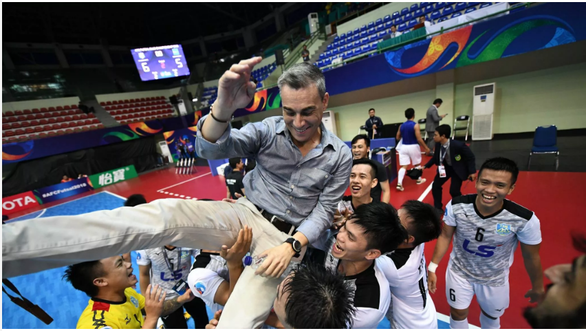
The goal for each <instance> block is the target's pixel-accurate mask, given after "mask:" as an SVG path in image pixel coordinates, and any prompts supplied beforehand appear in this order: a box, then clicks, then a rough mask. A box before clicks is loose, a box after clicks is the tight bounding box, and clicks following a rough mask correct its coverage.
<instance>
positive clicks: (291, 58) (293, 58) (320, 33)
mask: <svg viewBox="0 0 586 331" xmlns="http://www.w3.org/2000/svg"><path fill="white" fill-rule="evenodd" d="M324 37H325V26H323V25H320V26H319V29H318V30H317V31H315V32H314V33H312V34H311V38H309V40H308V41H306V42H305V43H302V44H303V45H302V46H301V47H297V48H296V50H294V51H290V52H288V53H287V57H285V70H286V69H289V67H291V66H292V65H293V64H295V62H297V60H299V58H300V57H301V52H303V46H307V48H309V47H311V46H312V45H313V44H314V43H315V42H316V41H317V40H318V39H320V38H324ZM283 55H285V54H283Z"/></svg>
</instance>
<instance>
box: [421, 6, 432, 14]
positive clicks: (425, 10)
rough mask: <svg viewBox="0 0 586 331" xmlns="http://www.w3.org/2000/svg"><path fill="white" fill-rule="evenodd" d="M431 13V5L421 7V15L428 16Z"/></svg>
mask: <svg viewBox="0 0 586 331" xmlns="http://www.w3.org/2000/svg"><path fill="white" fill-rule="evenodd" d="M432 11H433V6H432V5H429V6H425V7H423V13H424V14H429V13H431V12H432Z"/></svg>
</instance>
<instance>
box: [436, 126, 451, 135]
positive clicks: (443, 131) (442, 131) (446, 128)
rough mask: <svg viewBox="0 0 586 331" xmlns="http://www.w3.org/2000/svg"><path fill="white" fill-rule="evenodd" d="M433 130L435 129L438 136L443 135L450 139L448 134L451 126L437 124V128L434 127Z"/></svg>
mask: <svg viewBox="0 0 586 331" xmlns="http://www.w3.org/2000/svg"><path fill="white" fill-rule="evenodd" d="M435 131H437V134H438V135H439V136H440V137H441V136H445V137H446V138H447V139H450V135H451V134H452V128H451V127H450V126H449V125H447V124H442V125H440V126H438V127H437V128H435Z"/></svg>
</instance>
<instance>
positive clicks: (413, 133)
mask: <svg viewBox="0 0 586 331" xmlns="http://www.w3.org/2000/svg"><path fill="white" fill-rule="evenodd" d="M405 117H406V118H407V122H405V123H403V124H401V126H399V130H397V136H396V139H397V141H401V139H403V140H402V142H401V148H399V164H400V165H401V169H399V178H398V179H397V191H403V190H405V189H404V188H403V179H404V178H405V173H407V167H409V165H410V164H413V167H415V168H418V167H419V165H420V164H421V149H420V148H419V146H421V147H423V149H425V153H426V154H429V148H428V147H427V146H426V145H425V143H424V142H423V139H421V130H420V129H419V123H416V122H415V121H414V119H415V110H414V109H413V108H407V110H405ZM425 181H426V179H425V178H421V177H419V179H417V185H420V184H423V183H425Z"/></svg>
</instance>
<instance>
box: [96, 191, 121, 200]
mask: <svg viewBox="0 0 586 331" xmlns="http://www.w3.org/2000/svg"><path fill="white" fill-rule="evenodd" d="M102 192H105V193H108V194H110V195H113V196H115V197H117V198H120V199H122V200H124V201H126V199H127V198H125V197H123V196H121V195H118V194H116V193H112V192H110V191H106V190H103V191H102ZM100 193H101V192H100Z"/></svg>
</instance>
